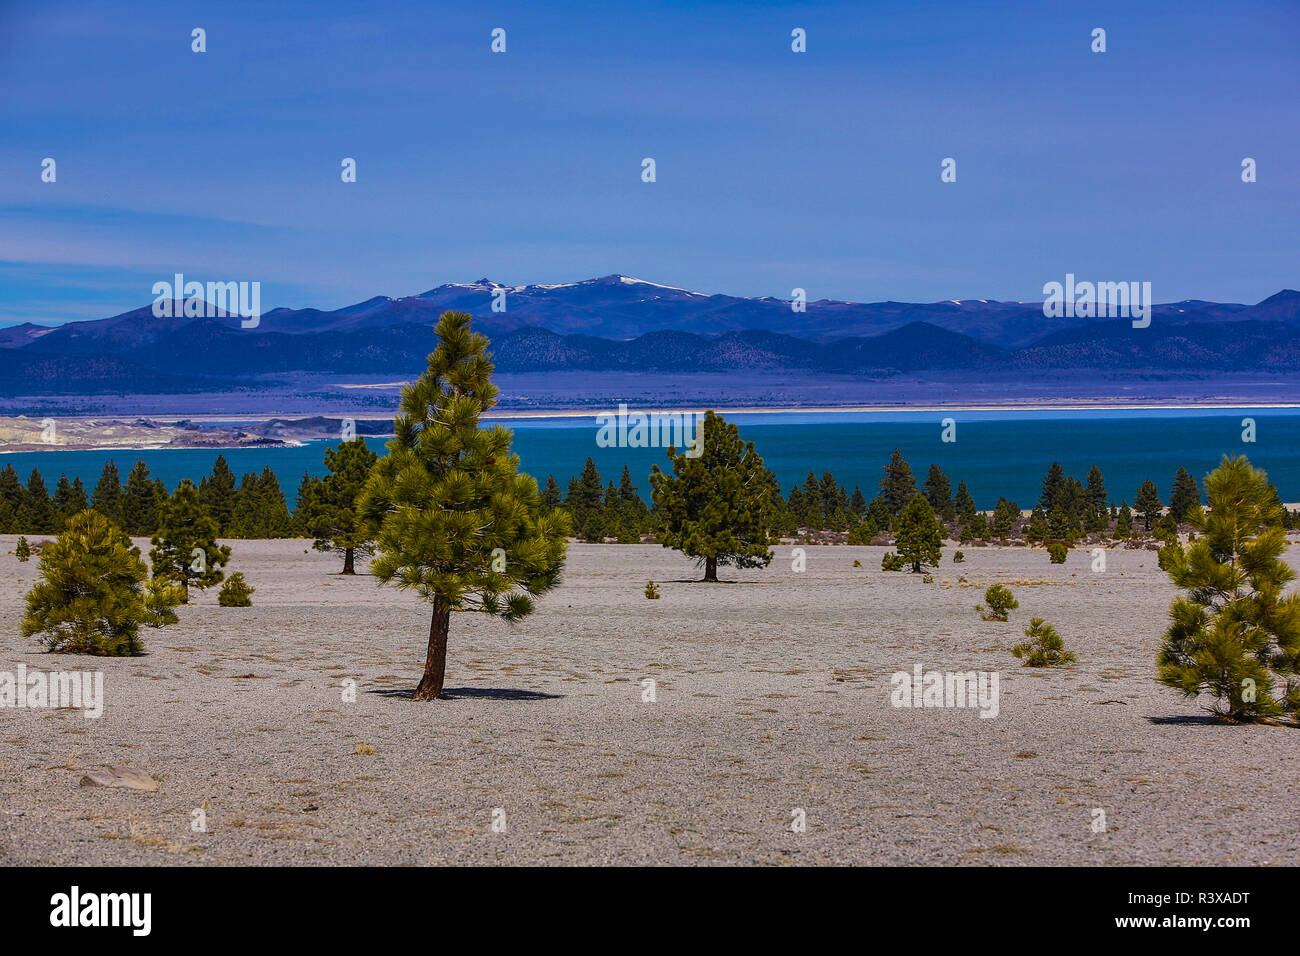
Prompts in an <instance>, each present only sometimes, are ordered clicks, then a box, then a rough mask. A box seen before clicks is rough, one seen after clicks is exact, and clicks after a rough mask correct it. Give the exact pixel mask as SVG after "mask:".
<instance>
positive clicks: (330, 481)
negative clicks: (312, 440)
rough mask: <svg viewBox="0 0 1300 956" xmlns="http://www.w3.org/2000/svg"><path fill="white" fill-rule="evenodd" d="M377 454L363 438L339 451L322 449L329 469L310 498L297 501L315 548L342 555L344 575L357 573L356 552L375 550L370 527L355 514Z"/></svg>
mask: <svg viewBox="0 0 1300 956" xmlns="http://www.w3.org/2000/svg"><path fill="white" fill-rule="evenodd" d="M378 460H379V456H378V455H377V454H375V453H374V452H373V451H371V450H370V447H369V446H368V445H367V444H366V440H365V439H364V438H355V439H353V440H352V441H346V442H342V443H340V444H339V447H338V450H337V451H335V450H334V449H333V448H326V449H325V467H326V468H327V469H328V470H329V474H327V475H326V476H325V477H324V478H323V479H322V480H321V482H320V484H319V485H316V486H313V487H312V494H311V496H310V500H309V501H308V502H307V503H306V505H305V506H304V504H303V503H302V502H299V505H298V513H299V514H300V515H302V516H303V520H304V521H305V523H306V526H307V530H308V531H309V532H310V533H311V534H312V535H313V536H315V538H316V541H315V542H314V543H313V544H312V547H313V548H315V549H316V550H317V551H335V552H338V553H341V554H342V555H343V571H342V572H341V573H343V574H355V573H356V566H355V560H356V554H357V553H358V552H360V553H361V554H363V555H366V556H369V555H371V554H373V553H374V540H373V538H372V534H373V531H374V529H373V528H366V527H365V526H364V525H363V524H362V522H361V521H360V520H359V519H358V517H357V513H356V502H357V496H358V495H360V494H361V489H362V488H364V487H365V485H366V481H367V480H368V479H369V478H370V469H372V468H373V467H374V466H375V462H376V461H378Z"/></svg>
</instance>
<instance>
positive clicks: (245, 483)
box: [231, 466, 294, 538]
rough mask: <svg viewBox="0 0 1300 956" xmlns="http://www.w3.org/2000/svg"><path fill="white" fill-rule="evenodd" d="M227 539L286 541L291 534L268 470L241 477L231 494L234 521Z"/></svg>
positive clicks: (282, 502) (285, 505)
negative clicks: (279, 539) (282, 539)
mask: <svg viewBox="0 0 1300 956" xmlns="http://www.w3.org/2000/svg"><path fill="white" fill-rule="evenodd" d="M232 524H233V527H232V529H231V536H232V537H236V538H287V537H289V536H290V535H291V534H293V527H294V521H293V517H292V516H291V515H290V514H289V505H288V503H287V502H286V501H285V497H284V491H283V490H281V488H280V479H279V478H277V477H276V474H275V472H274V471H272V470H271V468H270V466H267V467H265V468H263V469H262V473H261V474H260V475H259V474H255V473H253V472H249V473H248V474H246V475H244V477H243V479H242V480H241V481H240V483H239V489H238V490H237V491H236V492H235V517H234V519H233V521H232Z"/></svg>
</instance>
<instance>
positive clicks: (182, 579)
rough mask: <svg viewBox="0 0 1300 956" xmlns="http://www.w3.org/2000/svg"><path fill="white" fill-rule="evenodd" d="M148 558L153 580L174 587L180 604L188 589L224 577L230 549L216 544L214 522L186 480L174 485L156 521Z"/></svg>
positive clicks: (202, 586) (217, 582) (186, 596)
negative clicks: (160, 580)
mask: <svg viewBox="0 0 1300 956" xmlns="http://www.w3.org/2000/svg"><path fill="white" fill-rule="evenodd" d="M151 543H152V544H153V550H151V551H150V552H149V559H150V562H151V563H152V565H153V573H154V577H157V578H161V579H163V580H165V581H170V582H173V583H175V584H177V585H178V586H179V587H180V589H181V601H182V603H189V599H190V588H192V587H193V588H198V589H200V590H203V589H204V588H210V587H212V586H213V585H214V584H220V583H221V581H222V579H223V578H224V577H225V572H224V571H222V568H223V567H224V566H225V564H226V562H227V561H229V560H230V548H228V547H226V546H224V545H219V544H217V522H216V520H215V519H213V518H212V516H211V515H209V514H208V513H207V511H206V510H204V508H203V504H202V502H201V501H200V500H199V490H198V489H197V488H195V487H194V482H192V481H190V480H189V479H188V478H186V479H184V480H183V481H181V483H180V484H179V485H177V486H176V491H175V492H173V494H172V496H171V498H170V499H169V500H168V502H167V504H166V506H165V507H164V508H163V512H162V517H161V519H160V520H159V529H158V533H157V534H156V535H154V537H153V540H152V542H151Z"/></svg>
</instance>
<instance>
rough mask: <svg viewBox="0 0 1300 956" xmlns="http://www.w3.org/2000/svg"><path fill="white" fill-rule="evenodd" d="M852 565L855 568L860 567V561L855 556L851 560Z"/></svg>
mask: <svg viewBox="0 0 1300 956" xmlns="http://www.w3.org/2000/svg"><path fill="white" fill-rule="evenodd" d="M853 566H854V567H855V568H860V567H862V562H861V561H858V560H857V559H856V558H855V559H854V561H853Z"/></svg>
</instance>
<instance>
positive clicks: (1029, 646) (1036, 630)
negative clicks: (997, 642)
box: [1011, 617, 1078, 667]
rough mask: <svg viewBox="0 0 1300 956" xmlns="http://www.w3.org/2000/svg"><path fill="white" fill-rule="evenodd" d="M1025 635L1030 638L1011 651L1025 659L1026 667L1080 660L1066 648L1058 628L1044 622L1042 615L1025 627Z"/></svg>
mask: <svg viewBox="0 0 1300 956" xmlns="http://www.w3.org/2000/svg"><path fill="white" fill-rule="evenodd" d="M1025 637H1027V638H1029V640H1028V641H1026V642H1025V643H1024V644H1017V645H1016V646H1015V647H1013V648H1011V653H1012V654H1015V655H1016V657H1018V658H1021V659H1023V660H1024V662H1025V666H1026V667H1060V666H1061V665H1062V664H1070V663H1073V662H1074V661H1077V660H1078V658H1077V657H1075V656H1074V655H1073V654H1071V653H1070V652H1069V651H1067V650H1066V649H1065V642H1064V641H1062V640H1061V635H1060V634H1058V633H1056V628H1054V627H1052V625H1050V624H1044V623H1043V619H1042V618H1041V617H1036V618H1033V619H1032V620H1030V622H1029V626H1028V627H1027V628H1025Z"/></svg>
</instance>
